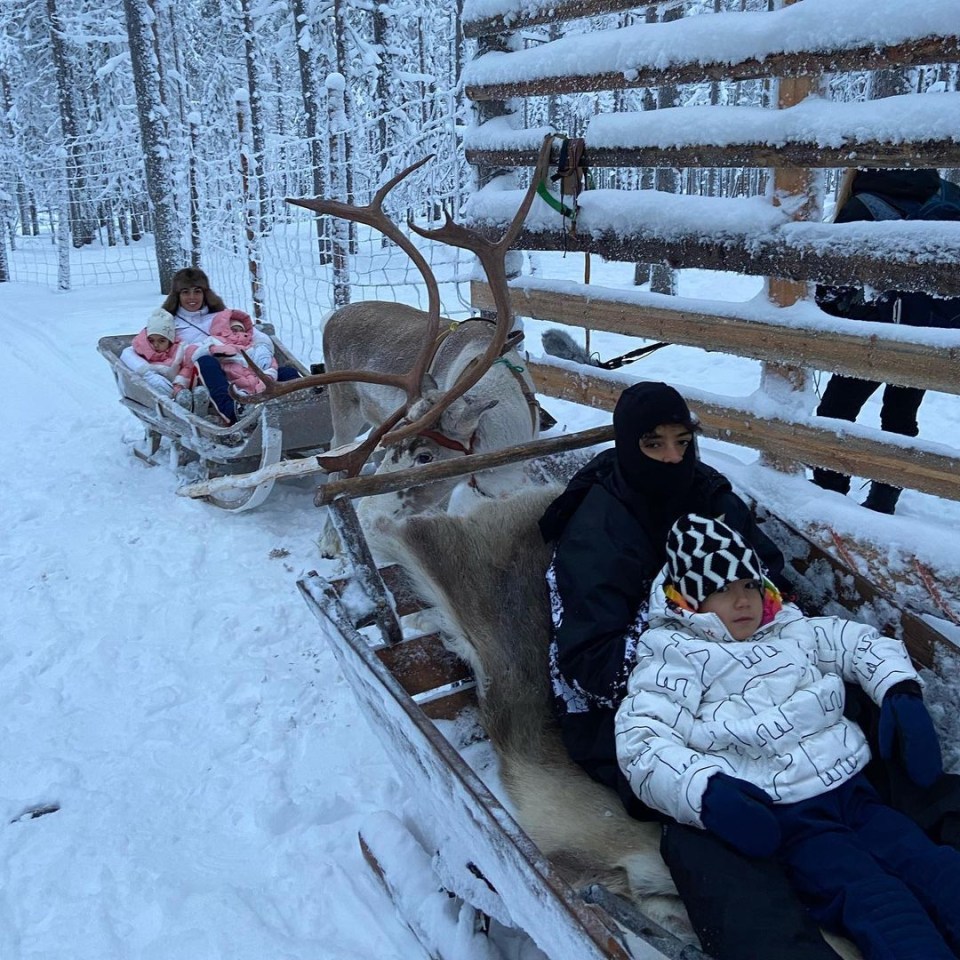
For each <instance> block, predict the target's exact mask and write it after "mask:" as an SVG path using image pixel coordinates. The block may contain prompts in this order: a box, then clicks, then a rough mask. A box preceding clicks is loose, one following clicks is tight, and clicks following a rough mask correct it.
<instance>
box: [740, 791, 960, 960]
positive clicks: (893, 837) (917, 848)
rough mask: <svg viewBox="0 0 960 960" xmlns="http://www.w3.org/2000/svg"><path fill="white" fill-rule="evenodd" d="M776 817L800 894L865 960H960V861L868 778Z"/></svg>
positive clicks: (781, 810) (788, 806)
mask: <svg viewBox="0 0 960 960" xmlns="http://www.w3.org/2000/svg"><path fill="white" fill-rule="evenodd" d="M773 809H774V810H775V812H776V814H777V818H778V820H779V821H780V827H781V829H782V831H783V847H782V848H781V851H780V854H779V856H780V859H781V861H782V862H783V864H784V866H785V868H786V870H787V873H788V874H789V875H790V878H791V880H792V881H793V884H794V885H795V887H796V889H797V891H798V892H799V893H800V895H801V896H802V897H803V898H804V900H805V901H806V902H807V904H808V905H809V907H810V908H811V912H812V913H813V916H814V917H815V918H816V919H817V920H818V921H819V922H820V923H821V924H822V925H823V926H825V927H828V928H830V929H834V930H840V931H842V932H845V933H846V934H847V935H848V936H849V937H850V938H851V939H852V940H853V941H854V942H855V943H856V944H857V946H858V947H859V948H860V950H861V951H862V953H863V955H864V957H865V958H866V960H921V958H922V960H955V958H956V957H957V956H960V953H957V952H956V951H960V853H958V852H957V851H956V850H954V849H953V848H952V847H942V846H937V844H935V843H934V842H933V841H932V840H930V839H929V838H928V837H927V836H926V834H924V833H923V831H922V830H921V829H920V828H919V827H918V826H917V825H916V824H915V823H914V822H913V821H912V820H910V819H908V818H907V817H905V816H904V815H903V814H901V813H898V812H897V811H896V810H894V809H893V808H892V807H888V806H887V805H886V804H884V803H883V802H882V801H881V800H880V797H879V795H878V794H877V793H876V791H875V790H874V789H873V787H872V786H870V783H869V782H868V781H867V779H866V777H865V776H863V774H859V775H857V776H856V777H854V778H853V779H851V780H849V781H848V782H847V783H844V784H843V785H842V786H840V787H837V788H836V789H835V790H831V791H830V792H829V793H825V794H823V795H821V796H819V797H813V798H811V799H809V800H802V801H800V802H799V803H791V804H784V805H782V806H775V807H774V808H773ZM758 907H759V905H758Z"/></svg>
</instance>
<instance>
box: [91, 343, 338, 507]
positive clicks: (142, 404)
mask: <svg viewBox="0 0 960 960" xmlns="http://www.w3.org/2000/svg"><path fill="white" fill-rule="evenodd" d="M261 329H264V328H262V327H261ZM266 332H269V329H267V331H266ZM271 338H272V339H273V342H274V349H275V353H276V357H277V360H278V362H279V363H281V364H287V365H290V366H294V367H296V368H297V369H298V370H299V371H300V372H301V373H303V374H307V373H309V371H307V370H306V369H305V368H304V367H303V365H302V364H300V363H299V362H298V361H297V359H296V358H295V357H293V356H292V355H291V354H290V352H289V351H288V350H287V349H286V347H284V346H283V344H282V343H280V341H279V340H277V339H276V338H275V337H273V335H272V333H271ZM132 340H133V336H132V335H126V336H110V337H101V339H100V341H99V343H98V344H97V349H98V350H99V351H100V353H101V354H102V355H103V356H104V357H105V358H106V360H107V362H108V363H109V364H110V368H111V370H112V371H113V376H114V379H115V380H116V383H117V389H118V390H119V391H120V402H121V403H122V404H123V405H124V406H125V407H126V408H127V409H128V410H129V411H130V412H131V413H132V414H133V415H134V416H135V417H136V418H137V419H138V420H140V421H141V422H142V423H143V427H144V441H143V447H142V448H139V447H136V448H134V454H135V455H136V456H137V457H139V458H140V459H141V460H143V461H144V462H146V463H149V464H156V463H157V462H158V461H157V459H156V458H157V454H158V452H159V450H160V443H161V440H162V438H164V437H167V438H169V440H170V445H171V457H172V459H173V461H174V466H175V468H180V467H183V466H185V465H186V464H188V463H191V462H193V461H199V464H200V473H201V479H202V480H206V479H210V478H215V477H228V476H236V477H241V476H245V475H247V474H250V473H253V472H255V471H259V470H263V469H265V468H268V467H270V466H272V465H273V464H277V463H279V462H280V461H281V460H286V459H295V458H301V457H306V456H310V455H312V454H316V453H321V452H323V451H325V450H326V449H327V448H328V447H329V445H330V438H331V437H332V435H333V427H332V425H331V422H330V405H329V400H328V397H327V395H326V392H323V393H317V392H314V391H304V392H301V393H296V394H291V395H290V396H286V397H279V398H277V399H276V400H273V401H271V402H269V403H265V404H262V405H257V406H255V407H253V408H252V409H251V410H250V412H249V413H247V414H246V415H245V416H243V417H241V418H240V420H238V421H237V422H236V423H235V424H234V425H233V426H229V427H226V426H221V425H219V424H216V423H211V422H210V421H209V420H205V419H204V418H203V417H201V416H198V415H196V414H194V413H192V412H190V411H188V410H185V409H184V408H183V407H181V406H180V405H179V404H177V403H175V402H174V401H173V399H172V398H169V397H161V396H159V395H158V394H157V393H155V392H154V391H153V390H151V389H150V387H149V386H147V384H146V383H145V382H144V381H143V379H142V378H141V377H138V376H137V375H136V374H135V373H134V372H133V371H132V370H131V369H130V368H129V367H127V366H126V365H125V364H124V363H121V361H120V354H121V352H122V351H123V350H124V348H125V347H127V346H129V345H130V343H131V341H132ZM274 482H275V480H274V478H272V477H268V478H265V479H264V480H262V482H258V483H256V484H255V485H238V486H236V487H230V488H228V489H225V490H224V489H217V490H215V491H212V492H209V493H201V494H196V495H198V496H200V497H202V499H204V500H206V501H207V502H209V503H212V504H214V506H217V507H221V508H222V509H224V510H232V511H242V510H251V509H253V508H254V507H256V506H259V505H260V504H261V503H263V501H264V500H265V499H266V498H267V497H268V496H269V494H270V491H271V490H272V489H273V484H274ZM191 486H197V485H195V484H194V485H191ZM220 486H221V487H222V485H220ZM183 489H184V490H185V491H186V495H188V496H189V495H194V494H191V493H190V492H189V488H183ZM179 492H180V491H178V493H179Z"/></svg>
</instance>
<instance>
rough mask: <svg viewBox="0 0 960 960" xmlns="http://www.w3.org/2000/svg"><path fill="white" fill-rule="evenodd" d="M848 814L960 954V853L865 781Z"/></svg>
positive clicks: (858, 832)
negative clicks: (932, 836) (884, 799)
mask: <svg viewBox="0 0 960 960" xmlns="http://www.w3.org/2000/svg"><path fill="white" fill-rule="evenodd" d="M858 779H859V778H858ZM847 810H848V815H847V819H848V822H849V823H850V824H851V826H853V827H854V829H855V830H856V835H857V837H858V838H859V839H860V841H861V843H862V844H863V846H864V847H865V848H866V849H867V850H869V851H870V853H871V854H872V856H873V857H874V859H875V860H876V861H877V862H878V863H879V864H881V865H882V866H883V867H885V868H886V869H887V870H889V872H890V873H892V874H894V875H895V876H897V877H899V878H900V879H901V880H902V881H903V882H904V884H906V886H907V887H909V888H910V890H911V891H912V892H913V894H914V895H915V896H916V898H917V900H919V901H920V903H921V904H923V906H924V908H925V909H926V911H927V912H928V913H929V915H930V916H931V917H932V919H933V921H934V923H936V925H937V928H938V929H939V930H940V932H941V933H942V934H943V936H944V938H945V939H946V940H947V942H948V943H949V944H950V945H951V947H953V949H954V950H958V949H960V853H957V851H956V850H954V849H953V847H944V846H939V845H937V844H935V843H934V842H933V841H932V840H931V839H930V838H929V837H928V836H927V835H926V834H925V833H924V832H923V831H922V830H921V829H920V828H919V827H918V826H917V825H916V824H915V823H914V822H913V821H912V820H910V819H909V818H907V817H905V816H904V815H903V814H902V813H899V812H898V811H896V810H894V809H893V808H892V807H889V806H887V805H886V804H885V803H883V802H882V801H881V800H880V797H879V796H878V795H877V793H876V792H875V791H874V790H873V788H872V787H871V786H870V785H869V784H868V783H867V782H866V781H865V780H861V781H860V782H858V783H856V784H855V785H854V786H853V789H852V791H851V793H850V796H849V800H848V807H847ZM917 956H920V954H917Z"/></svg>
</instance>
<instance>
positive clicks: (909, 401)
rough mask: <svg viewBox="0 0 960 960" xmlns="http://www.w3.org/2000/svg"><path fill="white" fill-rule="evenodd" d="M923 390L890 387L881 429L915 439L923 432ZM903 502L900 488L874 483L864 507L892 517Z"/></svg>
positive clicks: (881, 417)
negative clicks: (919, 417) (920, 413)
mask: <svg viewBox="0 0 960 960" xmlns="http://www.w3.org/2000/svg"><path fill="white" fill-rule="evenodd" d="M924 392H925V391H923V390H920V389H919V388H917V387H900V386H897V385H896V384H888V385H887V386H886V387H885V388H884V391H883V406H881V408H880V427H881V429H882V430H886V431H887V432H888V433H900V434H902V435H903V436H905V437H915V436H916V435H917V434H918V433H919V432H920V427H919V426H918V425H917V411H918V410H919V409H920V404H921V403H922V401H923V395H924ZM899 499H900V487H895V486H893V485H892V484H889V483H881V482H880V481H879V480H874V481H873V483H871V484H870V492H869V493H868V494H867V499H866V500H864V502H863V505H864V506H865V507H866V508H867V509H869V510H876V511H877V513H893V512H894V510H895V509H896V507H897V500H899Z"/></svg>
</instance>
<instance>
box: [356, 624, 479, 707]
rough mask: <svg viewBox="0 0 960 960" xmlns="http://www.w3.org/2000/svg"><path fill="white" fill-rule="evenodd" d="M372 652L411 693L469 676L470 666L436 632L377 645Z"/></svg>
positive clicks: (431, 688) (434, 688)
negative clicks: (444, 643) (391, 644)
mask: <svg viewBox="0 0 960 960" xmlns="http://www.w3.org/2000/svg"><path fill="white" fill-rule="evenodd" d="M375 652H376V654H377V656H378V657H379V658H380V662H381V663H382V664H383V665H384V666H385V667H386V668H387V669H388V670H389V671H390V672H391V673H392V674H393V675H394V677H396V678H397V680H398V681H399V682H400V685H401V686H402V687H403V689H404V690H406V691H407V693H409V694H410V695H411V696H415V695H416V694H418V693H426V692H427V691H429V690H436V689H437V687H442V686H445V685H447V684H451V683H456V682H457V681H460V680H470V679H472V678H473V674H472V673H471V672H470V667H469V666H467V664H465V663H464V662H463V661H462V660H461V659H460V658H459V657H458V656H457V655H456V654H454V653H451V652H450V651H449V650H447V648H446V647H445V646H444V645H443V642H442V641H441V639H440V634H439V633H427V634H424V635H423V636H420V637H414V638H413V639H410V640H404V641H403V642H402V643H398V644H394V645H393V646H391V647H379V648H378V649H377V650H376V651H375Z"/></svg>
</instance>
